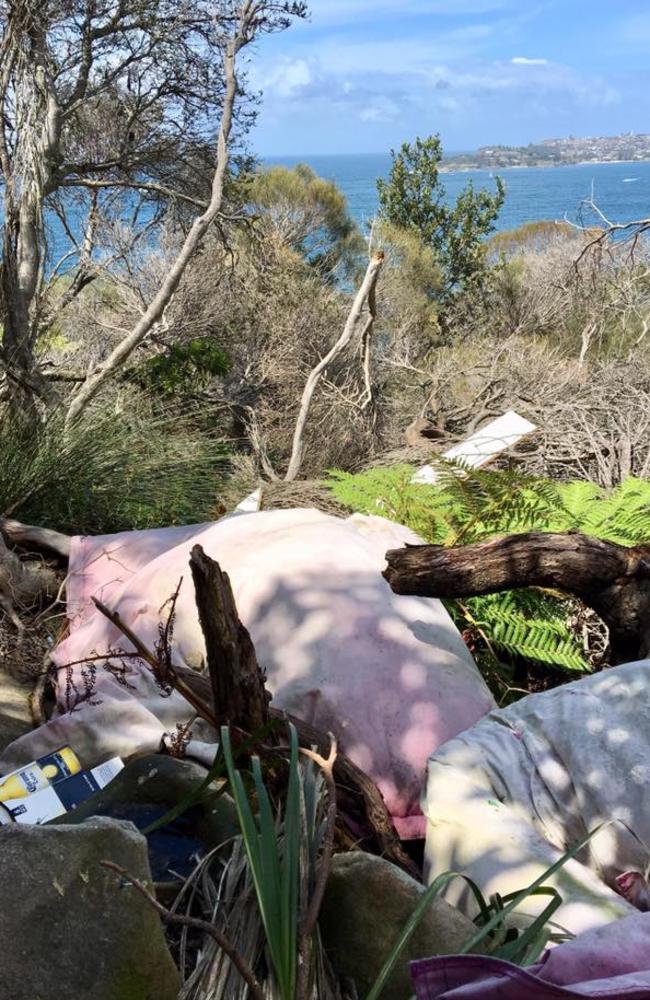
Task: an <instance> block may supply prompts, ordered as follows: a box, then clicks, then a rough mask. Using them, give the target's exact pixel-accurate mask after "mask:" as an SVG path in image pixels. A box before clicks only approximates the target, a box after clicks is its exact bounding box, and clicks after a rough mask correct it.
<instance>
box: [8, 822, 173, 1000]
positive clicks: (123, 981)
mask: <svg viewBox="0 0 650 1000" xmlns="http://www.w3.org/2000/svg"><path fill="white" fill-rule="evenodd" d="M0 857H1V858H2V864H0V899H1V900H2V905H1V906H0V954H1V955H2V971H1V972H0V1000H81V998H83V1000H175V998H176V996H177V994H178V990H179V986H180V978H179V975H178V971H177V969H176V966H175V965H174V962H173V961H172V958H171V955H170V953H169V950H168V948H167V945H166V942H165V937H164V933H163V929H162V925H161V922H160V918H159V917H158V915H157V913H156V912H155V910H154V909H153V908H152V907H151V906H150V905H149V904H148V903H147V901H146V900H145V899H143V897H142V896H141V895H140V894H139V893H138V892H137V890H136V889H134V888H133V886H130V885H128V884H125V883H124V882H123V881H121V880H120V877H119V876H118V875H117V874H116V873H115V872H112V871H107V870H106V869H105V868H103V867H102V866H101V863H100V862H101V861H103V860H107V861H114V862H115V863H116V864H118V865H121V866H122V867H124V868H127V869H128V870H129V872H130V873H131V874H132V875H133V876H134V877H135V878H138V879H139V880H141V881H142V882H145V883H147V882H150V879H151V876H150V872H149V863H148V860H147V845H146V841H145V840H144V838H143V837H142V836H141V835H140V834H139V833H138V832H137V830H136V829H135V827H134V826H133V825H132V824H131V823H122V822H118V821H116V820H111V819H93V820H89V821H88V822H87V823H84V824H82V825H81V826H76V827H70V826H18V825H15V826H3V827H1V828H0Z"/></svg>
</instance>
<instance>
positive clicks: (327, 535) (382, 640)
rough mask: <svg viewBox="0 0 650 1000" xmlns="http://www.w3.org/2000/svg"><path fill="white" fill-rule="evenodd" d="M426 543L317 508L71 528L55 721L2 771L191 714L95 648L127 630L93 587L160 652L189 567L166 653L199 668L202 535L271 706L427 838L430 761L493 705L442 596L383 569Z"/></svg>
mask: <svg viewBox="0 0 650 1000" xmlns="http://www.w3.org/2000/svg"><path fill="white" fill-rule="evenodd" d="M419 541H420V539H418V538H417V536H415V535H414V534H413V533H412V532H410V531H409V530H408V529H406V528H402V527H400V526H399V525H396V524H393V523H392V522H390V521H386V520H384V519H383V518H378V517H363V516H360V515H355V516H353V517H350V518H348V519H346V520H344V519H340V518H336V517H332V516H329V515H326V514H322V513H319V512H317V511H315V510H280V511H268V512H260V513H250V514H236V515H231V516H228V517H226V518H224V519H222V520H221V521H219V522H216V523H213V524H203V525H194V526H190V527H182V528H165V529H158V530H153V531H144V532H129V533H125V534H121V535H112V536H104V537H96V538H75V539H73V544H72V547H71V553H70V567H69V570H70V571H69V578H68V585H67V601H68V616H69V620H70V633H69V636H68V637H67V638H66V639H65V640H64V641H63V642H62V643H61V644H60V645H59V646H58V647H57V649H56V650H55V651H54V653H53V658H54V661H55V663H56V665H57V667H58V668H59V669H58V685H57V708H56V713H55V715H54V717H53V718H52V720H51V721H50V722H49V723H48V724H47V725H45V726H44V727H41V728H40V729H39V730H36V731H35V732H33V733H30V734H28V735H26V736H25V737H23V738H21V739H19V740H17V741H16V742H15V743H13V744H12V745H11V746H10V747H9V748H8V750H7V751H6V753H5V754H4V756H3V758H2V760H1V761H0V772H2V773H4V772H6V771H8V770H11V769H12V768H13V767H15V766H18V765H19V764H21V763H23V762H26V761H29V760H33V759H35V758H37V757H39V756H42V755H43V754H44V753H46V752H47V751H48V750H53V749H56V748H57V747H59V746H62V745H70V746H72V747H73V748H74V749H75V751H76V752H77V754H78V755H79V756H80V757H81V758H82V760H83V762H84V766H86V767H89V766H92V765H93V764H95V763H97V762H99V761H101V760H102V759H106V758H108V757H114V756H119V757H122V758H126V757H128V756H129V755H130V754H133V753H135V752H137V751H154V750H156V749H158V747H159V745H160V742H161V739H162V737H163V735H164V734H165V733H169V732H173V731H174V729H175V726H176V724H177V723H185V722H187V721H188V719H189V718H191V710H190V709H189V707H188V705H187V703H186V702H185V701H184V700H183V699H182V698H181V697H180V696H179V695H177V694H172V695H171V696H169V697H165V696H164V695H163V694H162V693H161V692H160V691H159V690H158V688H157V686H156V684H155V682H154V680H153V678H152V676H151V675H150V674H149V673H148V671H146V670H145V669H144V667H142V665H140V664H138V663H136V662H135V661H127V663H129V665H128V666H127V673H126V674H122V673H121V672H120V671H119V670H115V669H113V670H112V671H111V670H107V669H106V661H105V660H103V659H102V658H103V657H104V655H105V654H106V653H107V652H108V651H110V650H111V649H116V648H117V647H120V646H123V644H124V640H123V639H122V637H121V636H120V635H119V633H118V632H117V630H116V629H115V627H114V626H112V625H111V624H110V622H108V621H107V619H106V618H105V617H104V616H102V615H101V614H100V613H99V612H98V611H97V610H96V609H95V608H94V606H93V604H92V603H91V597H92V596H93V595H94V596H97V597H99V598H100V599H101V600H102V601H103V602H104V603H105V604H106V605H108V606H109V607H110V608H111V609H113V610H117V611H119V613H120V615H121V617H122V619H123V620H124V621H125V623H126V624H127V625H129V626H130V627H131V628H132V629H133V631H134V632H135V634H137V635H138V637H139V638H140V639H141V640H142V641H143V642H145V643H146V644H147V645H148V646H149V647H150V648H153V646H154V644H155V642H156V641H157V639H158V627H159V623H160V622H161V621H164V620H165V616H166V610H165V604H166V602H168V600H169V598H170V597H171V596H172V594H173V593H174V591H175V590H176V588H177V586H178V583H179V580H180V579H181V578H183V583H182V585H181V589H180V594H179V598H178V602H177V607H176V621H175V628H174V635H173V654H174V659H175V662H177V663H178V664H179V665H182V666H187V667H190V668H194V669H201V667H202V662H203V658H204V643H203V636H202V634H201V630H200V627H199V623H198V618H197V613H196V608H195V604H194V595H193V588H192V582H191V577H190V573H189V566H188V563H189V554H190V550H191V548H192V546H193V545H195V544H200V545H202V546H203V548H204V549H205V551H206V552H207V554H208V555H210V556H212V558H214V559H216V560H218V562H219V563H220V564H221V566H222V567H223V569H225V570H226V572H227V573H228V574H229V575H230V578H231V582H232V585H233V591H234V594H235V599H236V601H237V606H238V609H239V613H240V616H241V618H242V621H243V622H244V624H245V625H246V626H247V627H248V629H249V631H250V632H251V635H252V638H253V641H254V643H255V648H256V651H257V656H258V660H259V662H260V664H261V665H262V666H263V667H264V668H265V669H266V671H267V674H268V687H269V690H270V691H271V693H272V695H273V704H274V706H276V707H278V708H285V709H286V710H288V711H290V712H292V713H294V714H295V715H297V716H298V717H300V718H302V719H304V720H305V721H307V722H310V723H312V724H313V725H315V726H317V727H318V728H320V729H321V730H324V731H332V732H333V733H334V734H335V735H336V736H337V738H338V740H339V744H340V746H341V749H342V750H343V751H344V752H345V753H347V754H348V755H349V756H350V757H351V758H352V759H353V760H354V762H355V763H356V764H357V765H358V766H359V767H361V768H362V769H363V770H364V771H366V773H368V774H369V775H370V776H371V777H372V778H373V779H374V780H375V781H376V783H377V785H378V786H379V788H380V790H381V792H382V794H383V796H384V798H385V800H386V804H387V806H388V809H389V812H390V813H391V815H392V816H393V818H394V821H395V824H396V827H397V830H398V833H399V834H400V835H401V836H402V837H405V838H409V837H417V836H422V835H423V833H424V820H423V817H422V815H421V812H420V805H419V799H420V793H421V788H422V784H423V781H424V779H425V772H426V760H427V757H428V756H429V755H430V754H431V753H432V751H434V750H435V749H436V748H437V747H439V746H440V745H441V744H442V743H444V742H445V741H446V740H449V739H451V738H452V737H453V736H455V735H456V734H457V733H459V732H461V731H462V730H464V729H467V727H468V726H471V725H472V724H473V723H474V722H476V721H477V720H478V719H479V718H480V717H481V716H482V715H484V714H485V713H486V712H489V711H490V710H491V709H492V708H494V701H493V699H492V696H491V695H490V693H489V691H488V689H487V687H486V685H485V683H484V681H483V680H482V678H481V676H480V674H479V672H478V670H477V668H476V666H475V664H474V662H473V660H472V658H471V655H470V654H469V652H468V650H467V648H466V647H465V645H464V643H463V642H462V640H461V638H460V635H459V634H458V632H457V630H456V628H455V627H454V625H453V623H452V621H451V619H450V618H449V616H448V614H447V612H446V611H445V609H444V607H443V606H442V604H441V603H440V602H439V601H434V600H428V599H424V598H418V597H400V596H397V595H395V594H393V593H392V591H391V590H390V587H389V586H388V584H387V583H386V582H385V581H384V580H383V578H382V576H381V570H382V568H383V566H384V555H385V553H386V551H387V550H388V549H390V548H396V547H399V546H401V545H404V544H405V543H407V542H408V543H418V542H419ZM193 736H194V739H193V742H192V743H191V744H190V747H189V752H190V753H193V754H195V755H196V756H199V757H201V756H202V757H203V758H204V759H206V758H208V757H211V755H213V753H214V746H213V744H214V739H215V734H214V732H212V731H210V729H209V727H207V726H205V725H204V724H196V725H195V726H193Z"/></svg>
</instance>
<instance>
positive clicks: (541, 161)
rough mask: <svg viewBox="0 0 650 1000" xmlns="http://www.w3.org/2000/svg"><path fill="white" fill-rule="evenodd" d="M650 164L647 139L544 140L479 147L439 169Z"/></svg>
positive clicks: (632, 136)
mask: <svg viewBox="0 0 650 1000" xmlns="http://www.w3.org/2000/svg"><path fill="white" fill-rule="evenodd" d="M639 160H650V135H645V134H636V133H632V132H629V133H626V134H625V135H614V136H596V137H591V138H585V139H578V138H576V137H575V136H572V135H570V136H569V137H568V138H566V139H543V140H542V141H541V142H535V143H530V144H529V145H528V146H482V147H481V148H480V149H477V150H476V152H474V153H460V154H456V155H454V156H450V157H446V158H445V159H444V160H443V162H442V164H441V169H442V170H446V171H451V170H495V169H504V168H506V167H562V166H566V165H567V164H571V163H620V162H627V161H639Z"/></svg>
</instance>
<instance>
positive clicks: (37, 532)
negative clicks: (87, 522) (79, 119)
mask: <svg viewBox="0 0 650 1000" xmlns="http://www.w3.org/2000/svg"><path fill="white" fill-rule="evenodd" d="M0 532H1V533H2V534H3V535H4V536H5V538H7V539H8V540H9V541H10V542H12V543H13V544H14V545H21V546H23V547H24V548H34V547H36V548H37V549H46V550H48V551H51V552H54V553H56V555H58V556H62V557H63V558H64V559H67V558H68V557H69V555H70V543H71V541H72V539H71V538H70V535H64V534H62V533H61V532H60V531H52V529H51V528H39V527H37V526H36V525H33V524H22V523H21V522H20V521H14V519H13V518H9V517H0Z"/></svg>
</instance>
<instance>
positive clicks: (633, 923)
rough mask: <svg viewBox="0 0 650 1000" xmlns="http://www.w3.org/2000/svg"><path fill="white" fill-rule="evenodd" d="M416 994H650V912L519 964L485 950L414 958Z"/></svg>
mask: <svg viewBox="0 0 650 1000" xmlns="http://www.w3.org/2000/svg"><path fill="white" fill-rule="evenodd" d="M411 975H412V977H413V982H414V983H415V987H416V995H417V1000H524V998H525V1000H554V998H556V997H557V998H561V997H608V998H610V1000H615V998H616V997H623V998H625V1000H643V998H648V1000H650V914H648V913H638V914H634V915H632V916H630V917H625V918H624V919H623V920H618V921H616V922H615V923H612V924H608V925H606V926H605V927H598V928H596V929H594V930H592V931H586V932H585V933H584V934H580V935H579V936H578V937H577V938H576V939H575V940H574V941H569V942H567V943H566V944H562V945H559V946H558V947H557V948H553V949H552V950H550V951H547V952H546V954H545V955H544V957H543V960H542V961H541V962H540V963H539V964H538V965H533V966H530V967H529V968H527V969H520V968H518V967H517V966H515V965H510V963H509V962H502V961H500V960H499V959H494V958H485V957H483V956H482V955H450V956H442V957H438V958H430V959H425V960H424V961H421V962H413V963H412V964H411Z"/></svg>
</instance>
